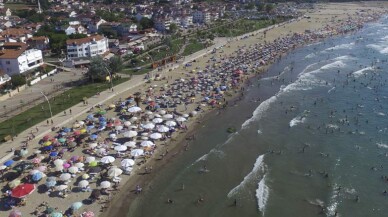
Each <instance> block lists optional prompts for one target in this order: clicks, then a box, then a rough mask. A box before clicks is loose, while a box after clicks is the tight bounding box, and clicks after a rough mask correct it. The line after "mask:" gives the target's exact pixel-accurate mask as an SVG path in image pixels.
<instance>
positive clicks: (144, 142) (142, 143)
mask: <svg viewBox="0 0 388 217" xmlns="http://www.w3.org/2000/svg"><path fill="white" fill-rule="evenodd" d="M154 145H155V144H154V143H153V142H151V141H148V140H147V141H143V142H141V143H140V146H141V147H151V146H154Z"/></svg>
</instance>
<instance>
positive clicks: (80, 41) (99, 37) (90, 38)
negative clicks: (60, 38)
mask: <svg viewBox="0 0 388 217" xmlns="http://www.w3.org/2000/svg"><path fill="white" fill-rule="evenodd" d="M102 39H104V36H102V35H92V36H88V37H86V38H79V39H69V40H66V44H67V45H74V44H75V45H80V44H85V43H88V42H91V41H93V40H96V41H99V40H102Z"/></svg>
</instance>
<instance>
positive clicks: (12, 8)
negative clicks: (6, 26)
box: [4, 3, 36, 11]
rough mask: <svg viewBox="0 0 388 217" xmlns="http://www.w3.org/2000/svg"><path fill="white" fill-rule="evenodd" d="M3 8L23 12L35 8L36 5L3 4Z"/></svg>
mask: <svg viewBox="0 0 388 217" xmlns="http://www.w3.org/2000/svg"><path fill="white" fill-rule="evenodd" d="M4 7H5V8H9V9H11V11H13V10H24V9H30V8H36V5H30V4H16V3H5V5H4Z"/></svg>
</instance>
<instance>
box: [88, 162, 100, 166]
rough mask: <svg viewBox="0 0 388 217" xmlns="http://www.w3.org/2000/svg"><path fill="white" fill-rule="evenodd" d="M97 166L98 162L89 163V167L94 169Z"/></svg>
mask: <svg viewBox="0 0 388 217" xmlns="http://www.w3.org/2000/svg"><path fill="white" fill-rule="evenodd" d="M97 165H98V162H97V161H91V162H89V167H95V166H97Z"/></svg>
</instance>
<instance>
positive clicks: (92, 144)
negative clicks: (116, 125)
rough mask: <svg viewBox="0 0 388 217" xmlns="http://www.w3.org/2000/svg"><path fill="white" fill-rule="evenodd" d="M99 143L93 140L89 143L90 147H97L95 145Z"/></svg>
mask: <svg viewBox="0 0 388 217" xmlns="http://www.w3.org/2000/svg"><path fill="white" fill-rule="evenodd" d="M97 145H98V144H97V143H95V142H93V143H90V144H89V147H90V148H95V147H97Z"/></svg>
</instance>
